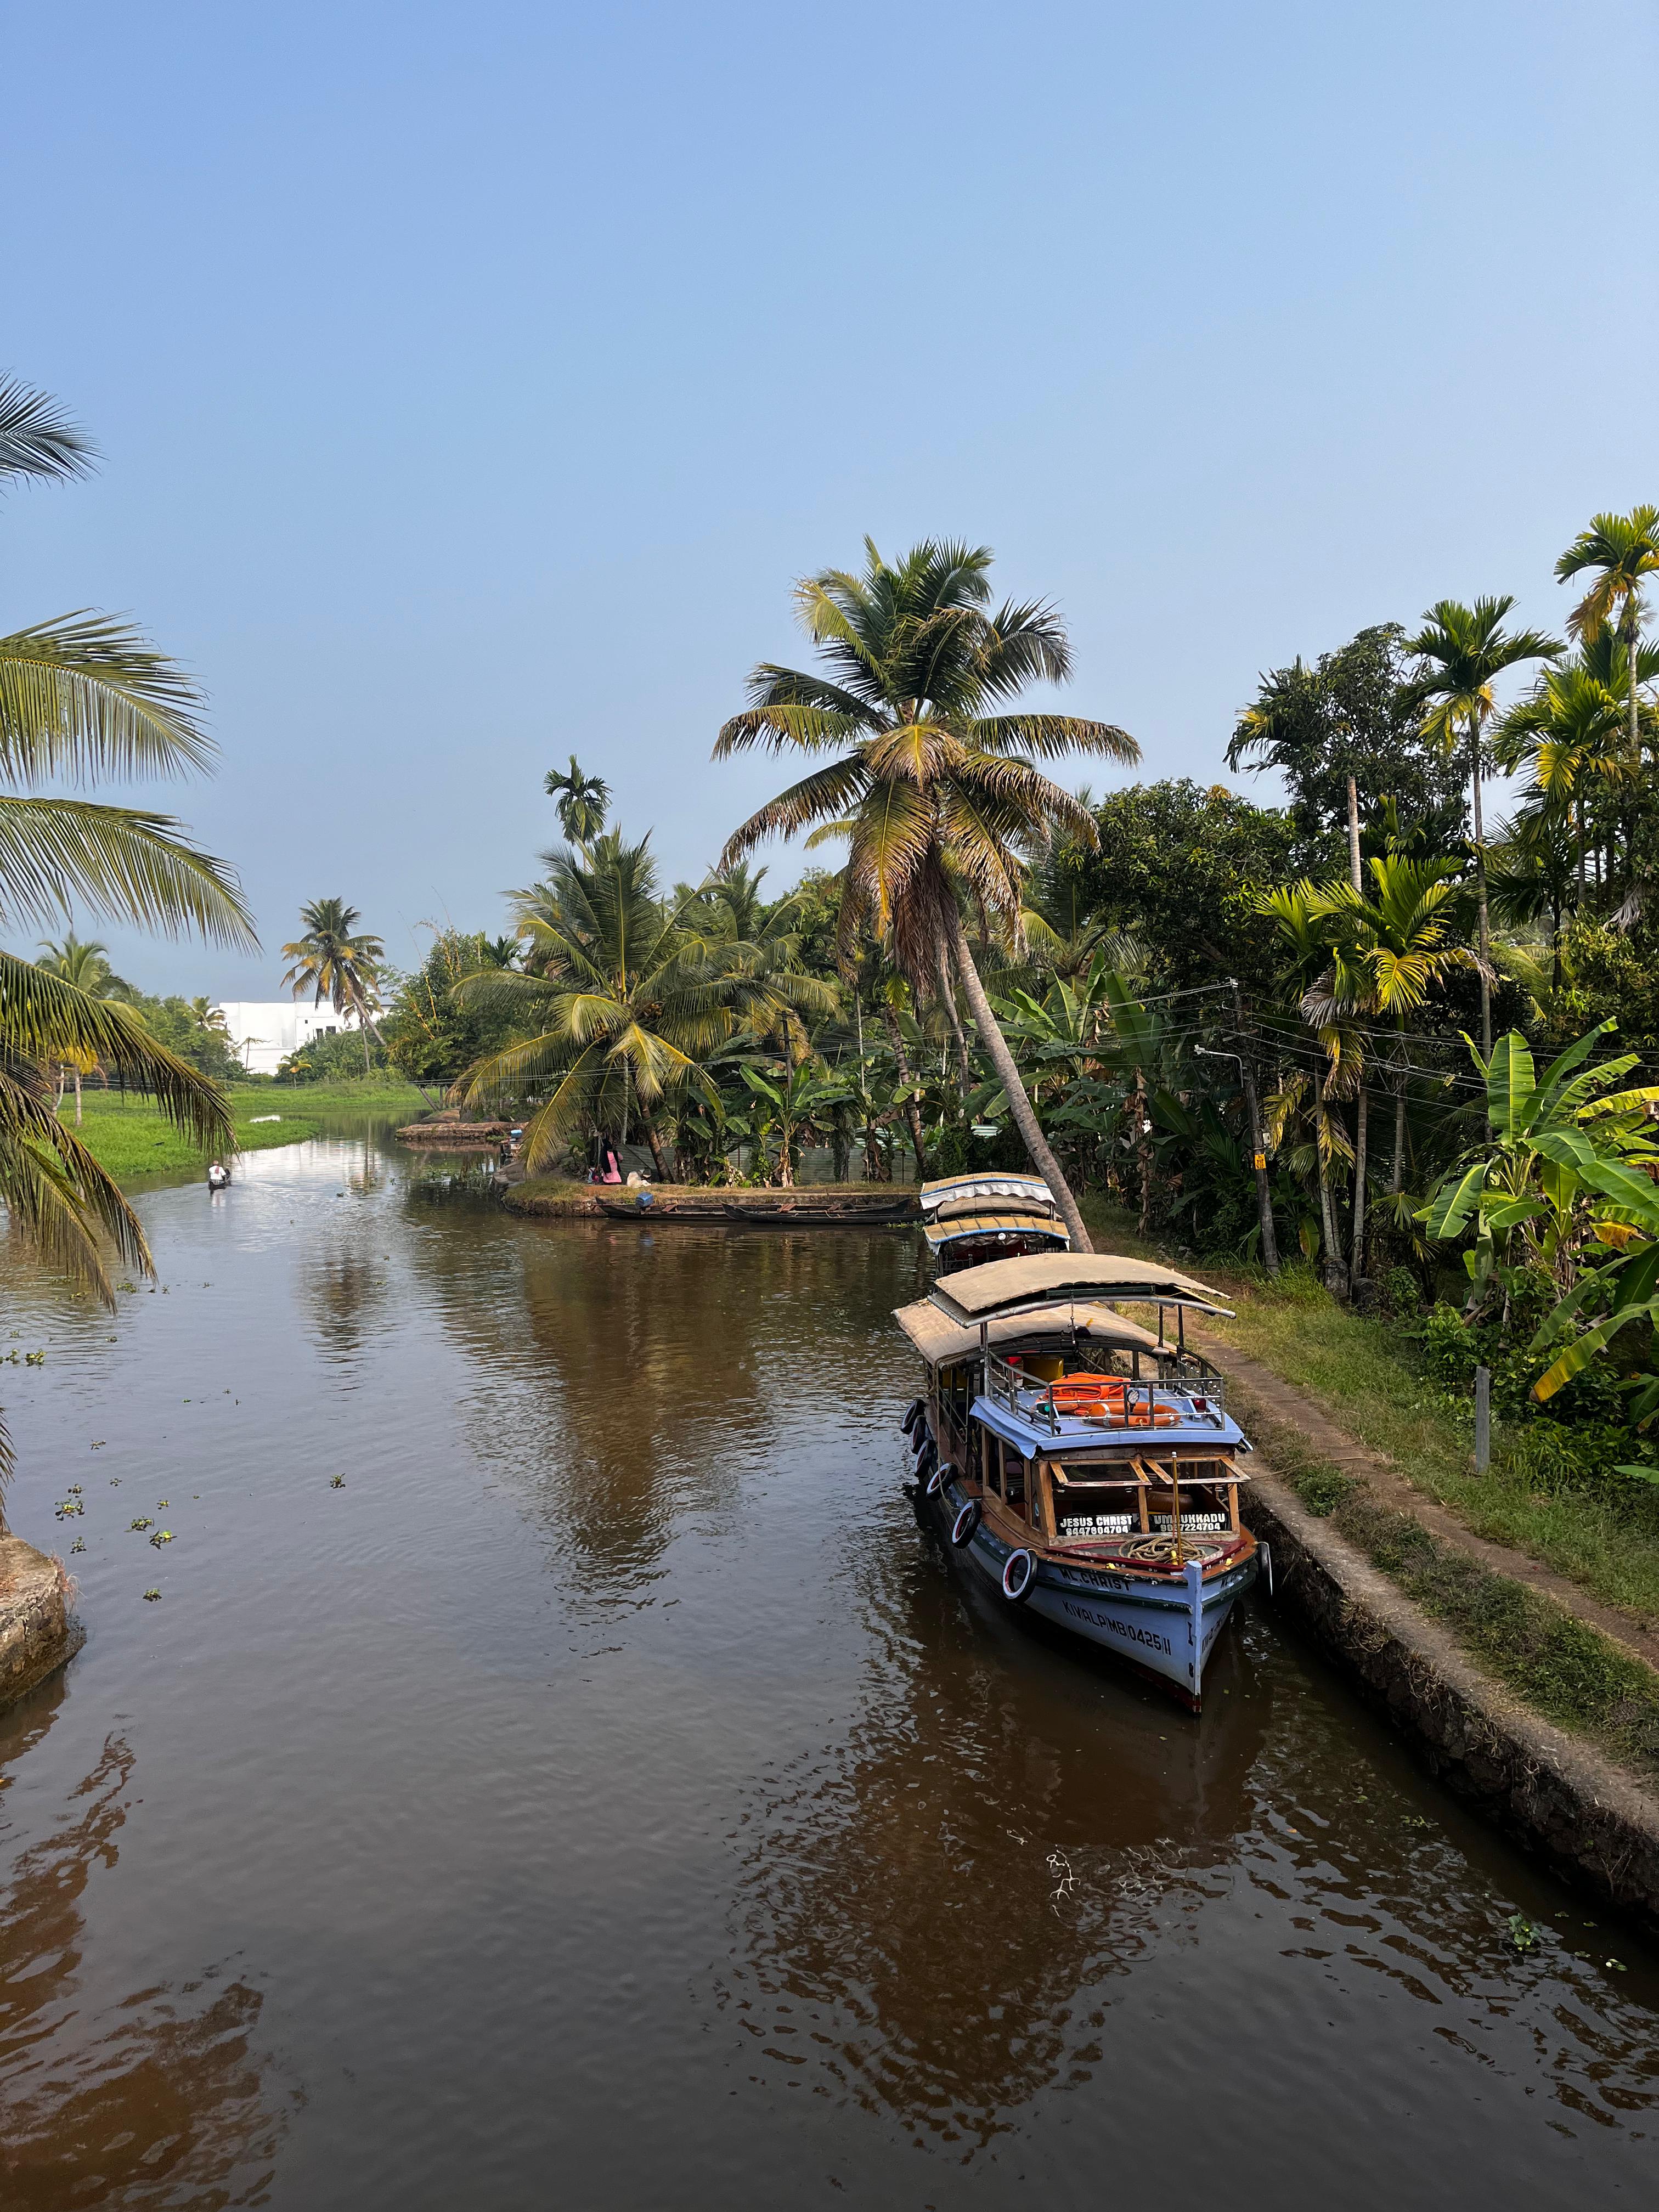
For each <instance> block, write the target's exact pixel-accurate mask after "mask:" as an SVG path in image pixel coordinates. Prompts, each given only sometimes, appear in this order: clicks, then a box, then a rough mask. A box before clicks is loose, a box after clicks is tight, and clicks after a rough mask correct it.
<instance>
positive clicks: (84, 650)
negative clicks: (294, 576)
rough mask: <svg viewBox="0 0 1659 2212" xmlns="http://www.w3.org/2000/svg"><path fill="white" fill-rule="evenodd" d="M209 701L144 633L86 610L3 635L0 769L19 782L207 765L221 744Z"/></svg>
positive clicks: (174, 771) (185, 770)
mask: <svg viewBox="0 0 1659 2212" xmlns="http://www.w3.org/2000/svg"><path fill="white" fill-rule="evenodd" d="M201 704H202V694H201V691H200V690H199V688H198V686H197V684H196V682H195V679H194V678H192V677H190V676H188V675H186V673H185V671H184V670H183V669H182V668H180V667H179V664H178V663H177V661H175V660H172V659H168V657H167V654H166V653H158V652H157V651H156V650H155V647H154V646H153V645H151V644H150V643H149V641H148V640H147V639H146V638H145V636H144V635H143V632H142V631H140V630H138V629H135V628H134V627H133V626H132V624H131V623H125V622H119V621H117V620H114V619H112V617H109V616H106V615H100V614H94V613H93V612H91V611H90V610H88V609H87V608H82V609H80V610H79V611H76V613H74V614H68V615H62V616H59V617H58V618H57V619H56V620H55V621H52V622H46V623H35V624H34V625H33V627H31V628H30V629H20V630H14V631H12V633H11V634H10V635H9V636H7V637H0V771H3V772H4V773H5V774H6V775H9V776H11V777H12V778H13V779H14V780H15V781H21V782H29V781H35V782H38V781H40V780H41V779H42V778H44V777H46V776H49V775H64V776H69V777H71V778H75V779H76V780H82V781H84V780H85V779H87V778H88V777H92V776H95V775H112V776H120V777H128V776H138V775H188V774H191V773H192V772H194V771H196V770H198V769H205V768H208V767H210V765H211V764H212V762H213V760H214V758H215V756H216V752H217V750H218V748H217V747H216V745H215V744H214V742H213V740H212V738H210V737H209V736H208V734H207V732H205V731H204V729H203V728H202V726H201V724H200V722H199V721H198V720H197V713H198V710H199V709H200V707H201Z"/></svg>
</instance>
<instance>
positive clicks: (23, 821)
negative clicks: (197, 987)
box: [0, 795, 259, 951]
mask: <svg viewBox="0 0 1659 2212" xmlns="http://www.w3.org/2000/svg"><path fill="white" fill-rule="evenodd" d="M180 827H181V825H180V824H179V823H177V822H175V821H174V820H173V817H171V816H170V815H166V814H150V813H148V812H143V811H140V810H139V809H137V808H136V807H130V806H103V805H97V804H95V803H94V802H92V801H90V800H87V799H15V798H12V797H10V796H9V795H0V915H3V917H4V919H5V920H6V921H9V922H12V923H15V922H19V921H25V920H27V921H50V920H52V919H54V918H55V917H56V916H57V915H59V914H61V913H62V912H63V911H64V908H66V907H67V906H69V905H70V903H71V902H72V903H74V904H76V905H80V906H84V907H88V908H91V910H92V911H93V912H94V914H99V915H107V916H109V917H110V918H111V919H112V921H125V922H131V923H133V924H135V925H137V927H139V928H148V929H156V930H160V931H161V932H163V933H165V934H166V935H167V936H169V937H176V936H177V935H178V934H179V932H180V930H181V929H184V928H186V927H189V928H194V929H196V930H197V931H199V933H201V935H202V936H204V937H205V938H207V939H209V940H210V942H211V943H214V944H217V945H234V946H235V947H236V948H237V949H238V950H239V951H258V946H259V940H258V938H257V937H256V936H255V935H254V933H253V922H252V916H251V915H250V914H249V913H248V909H247V906H246V901H245V900H244V899H243V896H242V892H241V887H240V884H239V883H238V882H237V879H236V877H235V874H234V871H233V870H232V869H230V868H229V867H228V866H226V864H225V863H224V862H223V861H222V860H215V859H214V858H213V857H212V855H211V854H207V853H204V852H203V851H202V850H201V849H200V848H199V847H197V846H195V845H192V844H191V843H190V842H188V841H187V840H186V839H185V837H183V836H181V835H180V834H179V830H180Z"/></svg>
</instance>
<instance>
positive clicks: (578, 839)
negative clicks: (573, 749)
mask: <svg viewBox="0 0 1659 2212" xmlns="http://www.w3.org/2000/svg"><path fill="white" fill-rule="evenodd" d="M544 788H545V790H546V792H547V795H548V797H549V798H550V799H557V800H558V802H559V805H558V814H559V827H560V829H562V830H563V832H564V834H565V836H567V837H568V839H569V840H570V842H571V843H572V844H573V845H591V844H592V842H593V840H594V839H595V838H596V837H599V836H603V835H604V832H605V815H606V813H607V811H609V809H610V805H611V787H610V785H609V784H608V783H606V782H605V780H604V778H603V777H601V776H597V775H584V774H583V773H582V770H581V769H580V766H579V765H578V763H577V760H576V756H575V754H574V753H572V754H571V756H570V766H569V767H568V769H557V768H550V769H549V770H548V771H547V782H546V785H545V786H544Z"/></svg>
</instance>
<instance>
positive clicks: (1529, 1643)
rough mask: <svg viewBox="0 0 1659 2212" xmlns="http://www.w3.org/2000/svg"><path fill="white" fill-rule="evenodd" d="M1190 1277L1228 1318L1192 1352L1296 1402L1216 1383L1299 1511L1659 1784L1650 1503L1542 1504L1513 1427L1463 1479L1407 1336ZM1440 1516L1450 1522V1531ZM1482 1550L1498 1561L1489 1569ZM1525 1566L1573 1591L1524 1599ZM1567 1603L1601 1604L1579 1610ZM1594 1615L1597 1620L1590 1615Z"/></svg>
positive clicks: (1481, 1661) (1209, 1274) (1214, 1278)
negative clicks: (1240, 1366)
mask: <svg viewBox="0 0 1659 2212" xmlns="http://www.w3.org/2000/svg"><path fill="white" fill-rule="evenodd" d="M1084 1204H1085V1213H1086V1215H1087V1217H1088V1218H1089V1220H1090V1223H1091V1227H1093V1228H1094V1229H1095V1230H1096V1231H1097V1233H1098V1234H1099V1235H1100V1236H1101V1237H1103V1238H1104V1239H1107V1240H1109V1243H1110V1244H1111V1247H1112V1249H1114V1250H1117V1251H1122V1252H1126V1253H1139V1254H1141V1255H1145V1256H1148V1257H1150V1256H1152V1255H1153V1254H1154V1252H1155V1249H1156V1248H1155V1246H1153V1245H1152V1244H1151V1243H1145V1242H1143V1241H1142V1240H1140V1239H1139V1238H1138V1237H1136V1235H1135V1233H1134V1225H1133V1221H1132V1220H1131V1219H1130V1218H1129V1217H1128V1216H1127V1215H1126V1214H1124V1213H1123V1212H1121V1210H1119V1209H1117V1208H1115V1207H1113V1206H1109V1205H1105V1204H1102V1203H1100V1202H1098V1201H1091V1200H1088V1199H1085V1201H1084ZM1165 1256H1167V1255H1165ZM1188 1264H1189V1265H1195V1264H1198V1263H1194V1262H1191V1261H1188ZM1202 1272H1203V1274H1204V1279H1205V1280H1206V1281H1207V1282H1208V1283H1209V1284H1210V1285H1212V1287H1213V1288H1214V1289H1215V1290H1217V1291H1220V1292H1222V1293H1223V1294H1224V1295H1225V1297H1226V1300H1227V1303H1228V1304H1230V1305H1231V1306H1232V1307H1233V1308H1234V1318H1232V1319H1231V1320H1225V1321H1223V1320H1217V1321H1212V1322H1206V1324H1205V1327H1204V1330H1203V1332H1202V1335H1203V1340H1204V1343H1203V1348H1204V1349H1205V1350H1206V1352H1208V1353H1209V1354H1210V1355H1211V1356H1212V1358H1217V1359H1218V1363H1219V1364H1222V1365H1223V1366H1224V1368H1225V1367H1226V1366H1227V1364H1228V1363H1227V1355H1228V1353H1229V1352H1234V1353H1237V1354H1242V1355H1243V1360H1244V1361H1245V1362H1249V1363H1259V1364H1260V1366H1261V1368H1263V1369H1265V1370H1267V1374H1268V1375H1269V1376H1273V1377H1276V1378H1277V1379H1278V1380H1279V1381H1280V1382H1281V1383H1285V1384H1286V1385H1288V1386H1289V1390H1290V1392H1291V1393H1292V1394H1295V1395H1296V1397H1298V1398H1300V1399H1301V1401H1302V1402H1300V1403H1296V1402H1294V1401H1293V1400H1288V1399H1286V1398H1278V1402H1277V1403H1274V1402H1273V1401H1272V1400H1270V1399H1269V1397H1268V1396H1267V1394H1266V1393H1264V1392H1263V1391H1261V1389H1260V1388H1259V1387H1258V1388H1255V1389H1253V1388H1252V1386H1251V1381H1250V1378H1249V1375H1248V1373H1246V1374H1245V1375H1243V1376H1237V1375H1235V1374H1231V1373H1230V1375H1229V1387H1230V1390H1231V1392H1232V1394H1233V1395H1232V1400H1231V1401H1230V1402H1236V1404H1237V1410H1238V1411H1239V1412H1240V1413H1241V1414H1243V1416H1245V1417H1246V1419H1247V1422H1248V1425H1249V1431H1250V1432H1251V1434H1252V1436H1253V1437H1254V1439H1255V1441H1256V1443H1258V1445H1259V1447H1260V1449H1261V1452H1262V1455H1263V1457H1264V1459H1265V1460H1266V1461H1267V1462H1268V1464H1269V1466H1270V1467H1271V1469H1272V1471H1273V1474H1276V1475H1277V1476H1278V1477H1279V1480H1281V1481H1283V1482H1284V1483H1285V1485H1286V1486H1287V1487H1288V1488H1289V1489H1290V1490H1291V1492H1292V1493H1293V1494H1294V1495H1295V1497H1296V1498H1297V1499H1298V1501H1299V1502H1300V1503H1301V1504H1302V1505H1303V1506H1304V1509H1305V1510H1307V1512H1308V1513H1309V1514H1310V1515H1311V1516H1313V1518H1314V1519H1315V1520H1316V1521H1324V1522H1328V1524H1329V1525H1330V1527H1331V1528H1333V1529H1334V1531H1335V1532H1336V1534H1339V1535H1340V1536H1341V1537H1342V1538H1343V1539H1344V1540H1345V1541H1346V1542H1347V1543H1348V1544H1350V1545H1352V1547H1354V1548H1355V1549H1356V1550H1357V1551H1358V1552H1359V1553H1361V1554H1362V1555H1363V1556H1364V1558H1365V1559H1367V1560H1368V1561H1369V1562H1370V1565H1372V1566H1374V1567H1376V1569H1377V1570H1378V1571H1380V1572H1381V1573H1383V1575H1385V1576H1386V1577H1388V1579H1389V1582H1390V1583H1392V1584H1393V1585H1394V1587H1395V1589H1397V1590H1398V1591H1399V1592H1400V1593H1401V1595H1402V1596H1404V1597H1405V1598H1407V1599H1408V1600H1409V1601H1411V1602H1412V1603H1413V1605H1414V1606H1415V1607H1417V1608H1418V1609H1419V1611H1420V1612H1422V1613H1424V1614H1425V1616H1426V1617H1428V1618H1429V1619H1431V1620H1435V1621H1437V1622H1438V1624H1439V1625H1440V1626H1441V1627H1442V1628H1443V1630H1445V1631H1446V1632H1447V1633H1449V1635H1450V1636H1451V1637H1452V1638H1453V1640H1454V1641H1455V1644H1457V1646H1458V1649H1459V1650H1460V1651H1461V1652H1462V1655H1463V1656H1464V1657H1465V1658H1466V1659H1467V1660H1468V1662H1470V1663H1471V1664H1472V1665H1473V1666H1474V1668H1476V1669H1477V1670H1478V1671H1480V1672H1481V1673H1484V1674H1486V1675H1488V1676H1489V1677H1490V1678H1491V1679H1492V1680H1494V1681H1495V1682H1497V1683H1498V1684H1500V1685H1501V1686H1503V1688H1504V1689H1505V1690H1506V1691H1508V1692H1510V1694H1511V1695H1512V1696H1514V1697H1515V1698H1516V1699H1519V1700H1520V1702H1521V1703H1522V1705H1525V1706H1526V1707H1528V1709H1529V1710H1530V1711H1533V1712H1534V1713H1536V1714H1538V1715H1539V1716H1540V1717H1541V1718H1543V1719H1545V1720H1547V1721H1549V1722H1552V1723H1554V1724H1555V1725H1556V1726H1557V1727H1559V1728H1563V1729H1567V1730H1568V1731H1569V1732H1570V1733H1574V1734H1577V1735H1581V1736H1582V1737H1583V1738H1584V1739H1585V1740H1586V1741H1588V1742H1589V1743H1591V1744H1593V1745H1594V1746H1595V1748H1596V1749H1597V1750H1598V1751H1600V1752H1601V1753H1603V1754H1604V1755H1606V1756H1607V1757H1609V1758H1611V1759H1613V1761H1614V1762H1615V1763H1616V1764H1617V1765H1620V1767H1621V1768H1622V1769H1623V1770H1624V1771H1626V1772H1627V1773H1629V1774H1631V1775H1632V1777H1634V1778H1636V1779H1638V1780H1639V1781H1640V1782H1642V1783H1643V1784H1645V1785H1647V1786H1648V1787H1649V1788H1650V1789H1651V1788H1652V1787H1653V1786H1654V1785H1655V1784H1659V1673H1656V1671H1655V1668H1653V1666H1652V1665H1651V1664H1650V1661H1649V1658H1648V1657H1647V1656H1645V1653H1644V1650H1643V1649H1642V1647H1643V1646H1644V1645H1648V1644H1650V1642H1651V1640H1652V1638H1653V1636H1654V1634H1655V1632H1656V1631H1659V1498H1656V1500H1655V1502H1654V1504H1653V1505H1652V1506H1649V1505H1648V1504H1647V1503H1646V1501H1645V1500H1641V1501H1638V1505H1637V1507H1636V1509H1635V1510H1634V1511H1632V1508H1631V1507H1630V1506H1629V1505H1628V1504H1622V1503H1621V1504H1620V1505H1618V1506H1617V1507H1616V1508H1615V1507H1614V1506H1613V1504H1611V1503H1610V1502H1608V1501H1603V1500H1595V1499H1586V1498H1584V1497H1583V1495H1582V1493H1579V1492H1565V1493H1563V1492H1559V1491H1552V1490H1549V1489H1547V1488H1542V1487H1540V1486H1539V1480H1538V1476H1537V1473H1536V1470H1535V1468H1534V1466H1532V1465H1531V1464H1530V1463H1529V1461H1528V1455H1527V1453H1526V1449H1525V1431H1524V1426H1523V1425H1506V1424H1501V1423H1500V1424H1497V1425H1495V1427H1494V1436H1493V1449H1492V1467H1491V1468H1490V1470H1489V1471H1488V1472H1487V1473H1486V1474H1484V1475H1481V1474H1476V1473H1475V1472H1474V1464H1473V1460H1474V1430H1473V1422H1472V1420H1471V1419H1470V1417H1469V1413H1468V1407H1466V1406H1465V1405H1464V1404H1463V1403H1462V1401H1460V1400H1458V1399H1456V1398H1455V1397H1453V1396H1451V1395H1449V1394H1447V1393H1444V1392H1441V1391H1437V1389H1436V1388H1435V1386H1434V1383H1433V1381H1432V1379H1431V1376H1428V1375H1427V1374H1426V1373H1425V1372H1424V1371H1423V1369H1422V1363H1421V1360H1420V1358H1419V1357H1418V1355H1417V1350H1416V1345H1415V1341H1414V1340H1413V1336H1412V1334H1410V1332H1409V1330H1408V1328H1407V1327H1406V1326H1405V1325H1403V1324H1401V1322H1396V1321H1393V1320H1390V1319H1389V1318H1387V1317H1386V1316H1375V1315H1363V1314H1358V1313H1355V1312H1354V1311H1353V1310H1352V1309H1350V1308H1347V1307H1344V1306H1341V1305H1340V1304H1337V1303H1336V1302H1335V1301H1334V1300H1333V1299H1332V1298H1330V1297H1328V1295H1327V1294H1326V1292H1325V1291H1324V1289H1323V1287H1322V1285H1321V1284H1320V1283H1319V1281H1318V1279H1317V1278H1316V1275H1315V1273H1314V1272H1313V1270H1312V1269H1311V1268H1310V1267H1301V1268H1293V1269H1287V1270H1286V1271H1285V1273H1283V1274H1282V1275H1281V1276H1280V1277H1279V1279H1278V1280H1277V1281H1270V1280H1268V1279H1267V1277H1266V1276H1265V1275H1263V1274H1262V1273H1260V1272H1259V1271H1256V1272H1251V1273H1243V1272H1240V1271H1239V1270H1237V1268H1229V1267H1226V1266H1225V1264H1218V1263H1213V1262H1212V1263H1207V1264H1204V1265H1203V1268H1202ZM1274 1396H1275V1397H1276V1398H1277V1397H1278V1394H1274ZM1332 1431H1334V1432H1335V1433H1334V1434H1333V1433H1332ZM1351 1446H1358V1451H1354V1450H1352V1449H1351V1448H1350V1447H1351ZM1339 1454H1340V1457H1339V1456H1338V1455H1339ZM1367 1460H1371V1461H1374V1462H1380V1465H1377V1466H1376V1467H1375V1468H1368V1467H1367V1466H1366V1465H1365V1463H1364V1462H1366V1461H1367ZM1413 1493H1414V1494H1413ZM1425 1505H1426V1506H1427V1507H1428V1508H1429V1509H1432V1507H1434V1506H1438V1507H1441V1508H1443V1510H1444V1514H1445V1515H1446V1516H1450V1518H1451V1520H1452V1522H1455V1524H1457V1525H1456V1526H1455V1528H1453V1529H1452V1530H1451V1531H1450V1532H1449V1533H1448V1531H1447V1529H1446V1528H1445V1527H1444V1525H1443V1522H1442V1520H1441V1516H1435V1515H1432V1514H1431V1510H1424V1509H1425ZM1431 1518H1432V1520H1433V1521H1434V1522H1440V1523H1441V1525H1438V1526H1436V1525H1431ZM1464 1538H1468V1539H1473V1540H1475V1541H1476V1542H1478V1543H1479V1545H1480V1550H1481V1552H1482V1553H1486V1557H1484V1558H1483V1557H1481V1556H1479V1555H1478V1554H1477V1553H1476V1551H1475V1549H1474V1547H1473V1546H1472V1545H1471V1544H1470V1543H1469V1542H1468V1541H1462V1539H1464ZM1487 1547H1503V1550H1504V1553H1507V1554H1508V1555H1509V1557H1508V1559H1500V1561H1499V1564H1498V1565H1497V1566H1494V1565H1492V1564H1490V1563H1489V1562H1490V1560H1491V1553H1490V1552H1489V1551H1488V1550H1487ZM1529 1562H1538V1563H1540V1564H1541V1565H1543V1566H1545V1567H1547V1568H1548V1569H1550V1570H1553V1573H1554V1574H1555V1575H1557V1576H1559V1577H1563V1578H1564V1579H1565V1583H1566V1584H1567V1585H1568V1586H1569V1587H1568V1589H1566V1590H1565V1591H1564V1592H1563V1593H1562V1594H1561V1595H1555V1594H1553V1593H1552V1592H1550V1591H1547V1590H1541V1589H1537V1588H1535V1587H1533V1586H1531V1584H1530V1583H1529V1581H1528V1578H1527V1563H1529ZM1505 1565H1507V1566H1508V1567H1509V1569H1510V1571H1507V1572H1505V1571H1503V1569H1504V1566H1505ZM1578 1592H1583V1593H1585V1594H1588V1595H1589V1597H1590V1598H1591V1599H1592V1600H1595V1601H1599V1603H1597V1604H1595V1605H1594V1606H1593V1607H1584V1606H1583V1604H1582V1603H1575V1602H1574V1599H1575V1596H1576V1595H1577V1593H1578ZM1604 1607H1605V1608H1608V1609H1610V1612H1611V1615H1612V1618H1611V1619H1607V1618H1606V1617H1605V1616H1604V1618H1603V1620H1601V1621H1598V1620H1595V1619H1591V1618H1587V1617H1586V1615H1587V1613H1592V1612H1594V1613H1601V1611H1602V1608H1604Z"/></svg>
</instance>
